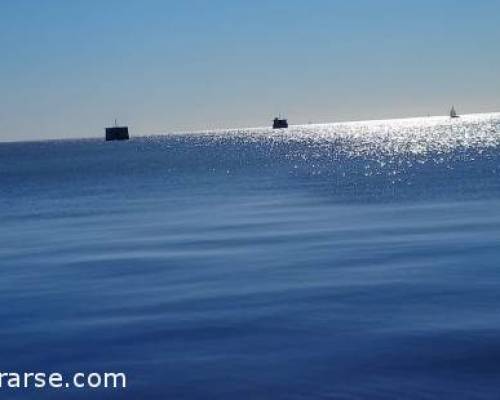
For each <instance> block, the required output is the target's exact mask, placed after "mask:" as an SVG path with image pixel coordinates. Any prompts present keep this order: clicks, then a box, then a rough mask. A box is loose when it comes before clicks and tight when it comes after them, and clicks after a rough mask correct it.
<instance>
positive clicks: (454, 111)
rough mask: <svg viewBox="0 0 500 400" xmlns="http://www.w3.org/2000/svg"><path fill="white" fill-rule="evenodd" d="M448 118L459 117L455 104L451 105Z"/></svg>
mask: <svg viewBox="0 0 500 400" xmlns="http://www.w3.org/2000/svg"><path fill="white" fill-rule="evenodd" d="M450 118H460V116H459V115H458V114H457V111H456V110H455V106H452V107H451V111H450Z"/></svg>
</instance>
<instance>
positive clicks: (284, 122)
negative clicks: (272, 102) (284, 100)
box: [273, 118, 288, 129]
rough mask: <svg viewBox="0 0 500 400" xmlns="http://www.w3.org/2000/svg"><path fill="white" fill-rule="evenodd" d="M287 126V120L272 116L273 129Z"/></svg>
mask: <svg viewBox="0 0 500 400" xmlns="http://www.w3.org/2000/svg"><path fill="white" fill-rule="evenodd" d="M286 128H288V121H287V120H286V119H282V118H274V121H273V129H286Z"/></svg>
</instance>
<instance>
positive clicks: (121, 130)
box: [106, 124, 130, 141]
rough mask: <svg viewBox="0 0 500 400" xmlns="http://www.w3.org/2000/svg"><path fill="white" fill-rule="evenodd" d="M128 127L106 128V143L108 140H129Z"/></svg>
mask: <svg viewBox="0 0 500 400" xmlns="http://www.w3.org/2000/svg"><path fill="white" fill-rule="evenodd" d="M129 139H130V137H129V134H128V126H117V125H116V124H115V126H113V127H112V128H106V141H110V140H129Z"/></svg>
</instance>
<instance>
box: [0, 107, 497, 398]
mask: <svg viewBox="0 0 500 400" xmlns="http://www.w3.org/2000/svg"><path fill="white" fill-rule="evenodd" d="M499 145H500V115H498V114H497V115H481V116H466V117H464V118H461V119H460V120H458V121H450V120H449V119H447V118H430V119H416V120H401V121H379V122H370V123H350V124H335V125H314V126H302V127H292V128H291V129H290V130H288V131H282V132H276V131H275V132H272V131H270V130H266V129H256V130H242V131H225V132H222V131H221V132H205V133H200V134H190V135H168V136H165V137H151V138H136V139H133V140H131V141H129V142H122V143H105V142H103V141H101V140H76V141H54V142H38V143H4V144H0V221H1V229H0V263H1V269H0V274H1V275H0V304H1V306H0V321H1V325H0V326H1V329H0V339H1V341H0V370H3V371H20V372H22V371H47V372H52V371H59V372H63V373H67V374H73V373H75V372H79V371H84V372H91V371H99V372H104V371H124V372H126V373H127V375H128V379H129V382H128V383H129V387H128V389H127V390H126V391H116V392H114V391H109V390H108V391H105V390H96V391H74V390H69V389H65V390H62V391H53V390H44V391H41V392H38V393H36V398H43V399H68V398H82V399H108V398H109V399H113V398H120V399H124V398H126V399H170V398H171V399H240V398H241V399H310V398H319V399H401V398H405V399H442V398H450V399H496V398H499V397H500V313H499V310H500V264H499V260H500V180H499V178H500V150H499V148H500V147H499ZM34 395H35V394H34V393H31V394H30V393H27V392H20V391H18V392H12V393H11V394H9V396H10V397H11V398H13V399H17V398H33V396H34Z"/></svg>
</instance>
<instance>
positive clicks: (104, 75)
mask: <svg viewBox="0 0 500 400" xmlns="http://www.w3.org/2000/svg"><path fill="white" fill-rule="evenodd" d="M499 15H500V1H496V0H469V1H464V0H455V1H452V0H441V1H439V0H418V1H417V0H415V1H405V0H376V1H375V0H300V1H299V0H296V1H294V0H267V1H264V0H252V1H250V0H227V1H226V0H210V1H209V0H199V1H191V0H182V1H180V0H178V1H167V0H99V1H96V0H43V1H40V0H2V1H1V2H0V57H1V58H0V95H1V96H0V140H24V139H45V138H59V137H90V136H102V135H103V127H104V126H105V125H107V124H110V123H112V121H113V120H114V118H115V117H116V118H118V119H119V121H121V122H124V123H127V124H129V125H130V126H131V129H132V132H133V133H140V134H148V133H160V132H171V131H185V130H186V131H189V130H199V129H212V128H224V127H249V126H250V127H251V126H263V125H268V124H269V123H270V121H269V120H270V119H271V118H272V117H273V116H274V115H275V114H277V113H279V112H281V113H283V114H286V115H287V116H288V117H289V119H290V120H291V121H290V122H291V123H305V122H308V121H314V122H327V121H339V120H351V119H372V118H390V117H402V116H418V115H427V114H433V115H434V114H444V113H446V112H447V111H448V108H449V106H450V105H451V103H454V104H455V105H456V106H457V107H458V109H459V111H461V112H482V111H496V110H500V79H499V72H498V71H499V68H500V52H499V51H498V45H499V43H500V24H499V23H498V18H499Z"/></svg>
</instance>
